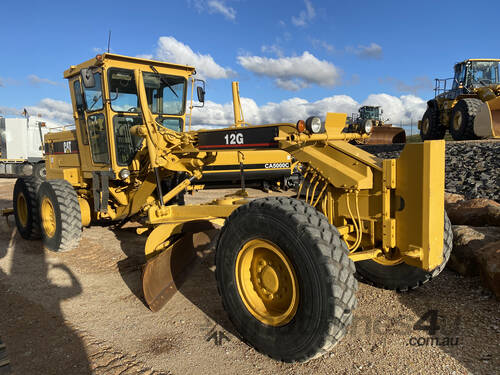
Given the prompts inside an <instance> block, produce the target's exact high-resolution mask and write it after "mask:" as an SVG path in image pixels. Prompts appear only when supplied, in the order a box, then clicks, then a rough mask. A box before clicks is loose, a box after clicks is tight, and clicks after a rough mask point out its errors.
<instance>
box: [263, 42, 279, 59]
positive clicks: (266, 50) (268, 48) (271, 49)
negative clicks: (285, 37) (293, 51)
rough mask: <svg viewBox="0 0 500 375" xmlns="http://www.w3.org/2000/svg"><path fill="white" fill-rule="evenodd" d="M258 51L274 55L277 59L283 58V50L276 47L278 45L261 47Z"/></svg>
mask: <svg viewBox="0 0 500 375" xmlns="http://www.w3.org/2000/svg"><path fill="white" fill-rule="evenodd" d="M260 50H261V51H262V52H263V53H274V54H275V55H276V56H278V57H283V56H284V53H283V49H282V48H281V47H280V46H279V45H278V44H271V45H266V44H265V45H263V46H262V47H260Z"/></svg>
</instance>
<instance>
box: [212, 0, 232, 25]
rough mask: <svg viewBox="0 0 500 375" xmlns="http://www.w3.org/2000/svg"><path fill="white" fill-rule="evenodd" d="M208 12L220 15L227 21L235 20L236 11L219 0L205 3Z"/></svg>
mask: <svg viewBox="0 0 500 375" xmlns="http://www.w3.org/2000/svg"><path fill="white" fill-rule="evenodd" d="M207 5H208V9H209V12H212V13H220V14H222V15H223V16H224V17H226V18H227V19H228V20H234V19H235V18H236V11H235V10H234V8H231V7H229V6H227V5H226V4H225V3H224V1H221V0H211V1H209V2H208V3H207Z"/></svg>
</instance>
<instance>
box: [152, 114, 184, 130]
mask: <svg viewBox="0 0 500 375" xmlns="http://www.w3.org/2000/svg"><path fill="white" fill-rule="evenodd" d="M156 122H158V123H159V124H161V125H162V126H163V127H165V128H167V129H170V130H174V131H176V132H181V131H182V128H183V126H182V125H183V121H182V118H180V117H162V116H159V117H158V118H157V119H156Z"/></svg>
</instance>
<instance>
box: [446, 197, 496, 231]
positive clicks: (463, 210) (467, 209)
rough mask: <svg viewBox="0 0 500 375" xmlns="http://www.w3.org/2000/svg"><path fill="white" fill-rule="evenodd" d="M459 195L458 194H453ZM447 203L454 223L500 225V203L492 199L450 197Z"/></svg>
mask: <svg viewBox="0 0 500 375" xmlns="http://www.w3.org/2000/svg"><path fill="white" fill-rule="evenodd" d="M453 195H458V194H453ZM449 199H450V203H447V204H446V213H447V214H448V217H449V218H450V221H451V223H452V224H454V225H470V226H473V227H483V226H500V203H497V202H495V201H493V200H491V199H483V198H476V199H470V200H462V201H456V202H455V203H452V202H451V201H452V200H453V199H457V198H456V197H450V198H449Z"/></svg>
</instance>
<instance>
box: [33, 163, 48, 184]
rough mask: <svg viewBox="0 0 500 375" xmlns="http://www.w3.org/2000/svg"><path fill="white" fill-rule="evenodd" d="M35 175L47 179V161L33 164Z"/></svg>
mask: <svg viewBox="0 0 500 375" xmlns="http://www.w3.org/2000/svg"><path fill="white" fill-rule="evenodd" d="M33 177H35V178H38V179H40V180H45V179H46V177H47V169H46V168H45V163H37V164H35V165H34V166H33Z"/></svg>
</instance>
